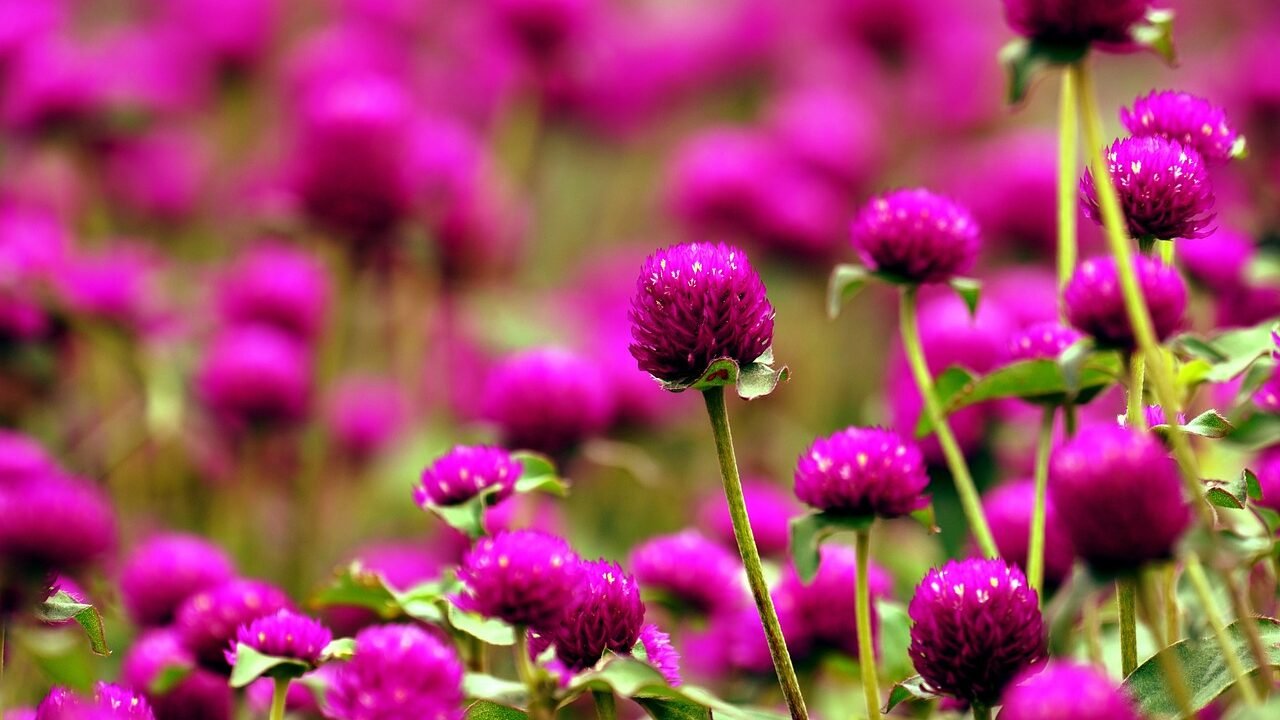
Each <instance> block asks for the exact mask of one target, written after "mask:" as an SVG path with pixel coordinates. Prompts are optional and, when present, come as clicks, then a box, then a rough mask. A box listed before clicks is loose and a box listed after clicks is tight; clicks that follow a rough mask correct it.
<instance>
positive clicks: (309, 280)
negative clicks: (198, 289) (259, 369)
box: [217, 241, 329, 343]
mask: <svg viewBox="0 0 1280 720" xmlns="http://www.w3.org/2000/svg"><path fill="white" fill-rule="evenodd" d="M217 301H218V309H219V311H220V313H221V317H222V320H223V322H224V323H225V324H227V325H248V324H262V325H268V326H270V327H274V328H276V329H277V330H280V331H281V332H284V333H286V334H288V335H290V336H292V337H293V338H294V339H296V340H298V341H300V342H303V343H309V342H311V341H313V340H315V339H316V337H317V336H318V335H319V334H320V332H321V331H322V330H323V329H324V322H325V311H326V310H327V308H328V305H329V278H328V275H327V274H326V272H325V268H324V265H322V264H321V263H320V261H319V260H318V259H317V258H315V257H313V256H312V255H310V254H309V253H306V252H304V251H302V250H299V249H295V248H291V247H289V246H287V245H284V244H281V243H278V242H274V241H263V242H261V243H259V244H257V245H255V246H254V247H252V248H251V249H250V250H249V251H248V252H247V253H245V255H244V256H242V257H241V258H239V259H238V260H236V261H235V262H234V263H233V264H232V266H231V267H230V268H229V269H228V270H227V272H226V276H225V277H224V278H223V281H222V284H221V286H220V287H219V290H218V298H217Z"/></svg>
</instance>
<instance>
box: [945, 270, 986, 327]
mask: <svg viewBox="0 0 1280 720" xmlns="http://www.w3.org/2000/svg"><path fill="white" fill-rule="evenodd" d="M947 284H948V285H950V286H951V289H952V290H954V291H955V292H956V294H957V295H959V296H960V299H961V300H963V301H964V306H965V307H966V308H968V309H969V317H970V318H973V317H974V316H976V315H977V314H978V302H979V300H981V298H982V281H981V280H976V279H974V278H965V277H957V278H951V280H949V281H948V282H947Z"/></svg>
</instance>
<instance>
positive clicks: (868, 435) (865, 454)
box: [795, 427, 929, 518]
mask: <svg viewBox="0 0 1280 720" xmlns="http://www.w3.org/2000/svg"><path fill="white" fill-rule="evenodd" d="M928 485H929V476H928V475H927V474H926V473H925V468H924V458H923V456H922V455H921V454H920V448H918V447H917V446H916V445H915V443H913V442H910V441H908V440H904V439H903V438H902V436H901V435H899V434H897V433H895V432H893V431H892V430H885V429H883V428H857V427H851V428H846V429H844V430H841V431H839V432H837V433H834V434H832V435H830V436H829V437H820V438H818V439H816V440H814V441H813V444H812V445H810V446H809V449H808V450H805V451H804V453H803V454H802V455H800V459H799V460H798V461H797V462H796V473H795V489H796V497H798V498H800V500H801V501H802V502H804V503H806V504H808V505H810V506H812V507H815V508H817V509H819V510H822V511H824V512H832V513H841V514H849V515H875V516H878V517H886V518H894V517H900V516H902V515H907V514H909V513H911V512H913V511H915V510H919V509H920V508H922V507H924V506H925V505H927V504H928V502H929V500H928V497H927V496H926V495H925V488H926V487H928Z"/></svg>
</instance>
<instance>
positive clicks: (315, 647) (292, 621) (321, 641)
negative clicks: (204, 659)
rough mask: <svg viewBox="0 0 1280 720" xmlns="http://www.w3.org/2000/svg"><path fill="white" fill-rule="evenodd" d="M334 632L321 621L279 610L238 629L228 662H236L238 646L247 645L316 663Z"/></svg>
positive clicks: (285, 656)
mask: <svg viewBox="0 0 1280 720" xmlns="http://www.w3.org/2000/svg"><path fill="white" fill-rule="evenodd" d="M331 640H333V633H331V632H329V628H327V627H325V626H324V625H321V624H320V621H318V620H315V619H313V618H309V617H307V616H306V615H300V614H298V613H296V612H294V611H292V610H277V611H276V612H274V613H272V614H270V615H264V616H262V617H260V618H258V619H256V620H251V621H249V622H247V623H245V624H243V625H241V626H240V628H239V629H238V630H236V637H235V640H233V641H232V642H231V644H230V647H229V648H228V649H227V651H226V655H227V664H229V665H235V663H236V651H237V646H239V645H247V646H248V647H251V648H253V649H254V650H257V651H258V652H260V653H262V654H263V655H270V656H272V657H279V658H288V659H290V660H297V661H298V662H301V663H303V664H305V665H309V666H311V667H315V666H316V665H318V664H319V662H320V656H321V655H322V654H323V653H324V649H325V646H326V645H328V644H329V642H330V641H331Z"/></svg>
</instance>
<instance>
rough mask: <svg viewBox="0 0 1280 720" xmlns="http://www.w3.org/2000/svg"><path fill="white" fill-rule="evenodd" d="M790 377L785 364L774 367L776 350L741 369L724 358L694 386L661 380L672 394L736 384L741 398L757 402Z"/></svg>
mask: <svg viewBox="0 0 1280 720" xmlns="http://www.w3.org/2000/svg"><path fill="white" fill-rule="evenodd" d="M789 374H790V371H789V370H788V369H787V367H786V366H785V365H784V366H783V367H781V368H774V367H773V348H769V349H768V350H765V351H764V354H763V355H761V356H760V357H758V358H756V359H755V360H754V361H752V362H750V363H748V364H746V365H743V366H741V367H739V366H738V363H737V362H735V361H734V360H732V359H730V358H720V359H719V360H714V361H712V363H711V364H710V365H708V366H707V369H706V372H704V373H702V377H700V378H698V379H697V380H695V381H693V382H691V383H682V382H666V381H660V384H661V385H662V388H663V389H664V390H668V391H670V392H684V391H685V390H699V391H705V390H711V389H713V388H718V387H724V386H726V385H733V386H734V387H735V389H736V390H737V393H738V397H740V398H742V399H743V400H755V399H756V398H759V397H764V396H765V395H768V394H770V393H772V392H773V391H774V389H775V388H777V386H778V383H780V382H782V381H783V380H786V379H787V378H788V377H789Z"/></svg>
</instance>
